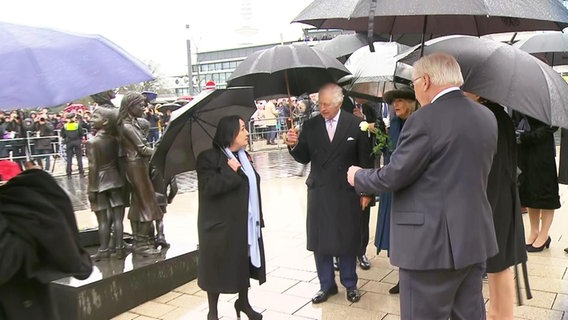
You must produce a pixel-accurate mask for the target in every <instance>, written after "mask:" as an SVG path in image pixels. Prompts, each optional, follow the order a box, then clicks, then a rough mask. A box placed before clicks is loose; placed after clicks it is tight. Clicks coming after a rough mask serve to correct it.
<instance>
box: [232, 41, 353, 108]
mask: <svg viewBox="0 0 568 320" xmlns="http://www.w3.org/2000/svg"><path fill="white" fill-rule="evenodd" d="M348 74H350V73H349V70H347V69H346V68H345V67H344V66H343V64H341V63H340V62H339V61H338V60H337V59H336V58H334V57H332V56H329V55H328V54H326V53H323V52H322V51H320V50H318V49H314V48H312V47H309V46H308V45H306V44H290V45H277V46H274V47H273V48H270V49H266V50H262V51H257V52H255V53H253V54H251V55H249V56H248V57H247V58H246V59H245V60H244V61H242V62H241V63H240V64H239V65H238V66H237V68H236V69H235V71H233V73H232V74H231V77H230V78H229V81H228V86H229V87H238V86H253V87H254V96H255V98H263V97H274V96H286V95H287V96H299V95H301V94H304V93H306V92H308V93H311V92H316V91H318V90H319V88H320V87H321V86H322V85H324V84H326V83H329V82H337V80H339V79H341V78H342V77H344V76H346V75H348Z"/></svg>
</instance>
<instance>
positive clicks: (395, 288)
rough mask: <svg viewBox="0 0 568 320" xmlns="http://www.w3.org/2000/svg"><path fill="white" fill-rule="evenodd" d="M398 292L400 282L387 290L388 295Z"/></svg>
mask: <svg viewBox="0 0 568 320" xmlns="http://www.w3.org/2000/svg"><path fill="white" fill-rule="evenodd" d="M399 292H400V282H397V283H396V286H394V287H392V288H390V289H389V293H390V294H398V293H399Z"/></svg>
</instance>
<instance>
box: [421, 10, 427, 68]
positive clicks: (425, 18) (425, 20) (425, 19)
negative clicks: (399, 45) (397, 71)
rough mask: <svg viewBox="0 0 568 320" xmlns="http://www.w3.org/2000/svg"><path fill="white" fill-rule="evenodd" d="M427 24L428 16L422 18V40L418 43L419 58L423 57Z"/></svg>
mask: <svg viewBox="0 0 568 320" xmlns="http://www.w3.org/2000/svg"><path fill="white" fill-rule="evenodd" d="M427 24H428V16H424V25H423V26H422V40H421V43H420V57H421V58H422V57H423V56H424V42H425V40H426V39H425V38H426V25H427Z"/></svg>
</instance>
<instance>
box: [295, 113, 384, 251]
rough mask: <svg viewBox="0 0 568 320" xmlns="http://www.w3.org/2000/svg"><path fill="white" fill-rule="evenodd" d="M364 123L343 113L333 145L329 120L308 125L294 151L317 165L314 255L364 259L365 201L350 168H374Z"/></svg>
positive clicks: (312, 178) (310, 218) (311, 228)
mask: <svg viewBox="0 0 568 320" xmlns="http://www.w3.org/2000/svg"><path fill="white" fill-rule="evenodd" d="M359 123H361V119H359V118H357V117H356V116H354V115H352V114H349V113H347V112H344V111H342V112H341V113H340V116H339V120H338V122H337V127H336V130H335V135H334V137H333V141H332V142H330V141H329V138H328V134H327V129H326V127H325V120H324V118H323V117H322V116H321V115H319V116H316V117H315V118H312V119H309V120H307V121H306V122H305V123H304V125H303V127H302V132H301V133H300V137H299V141H298V144H297V145H296V146H295V147H294V148H293V149H291V150H290V154H291V155H292V157H293V158H294V159H295V160H296V161H298V162H300V163H304V164H305V163H308V162H311V171H310V175H309V176H308V178H307V179H306V185H307V187H308V212H307V230H308V245H307V247H308V250H310V251H314V252H316V253H318V254H323V255H335V256H338V255H358V254H360V247H361V215H362V214H363V211H361V205H360V196H359V194H357V193H356V192H355V188H353V187H352V186H350V185H349V183H348V182H347V170H348V169H349V167H350V166H360V167H363V168H373V160H372V158H371V156H370V155H371V143H370V141H369V138H368V136H367V133H366V132H363V131H361V129H359Z"/></svg>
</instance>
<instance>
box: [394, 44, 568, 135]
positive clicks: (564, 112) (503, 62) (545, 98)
mask: <svg viewBox="0 0 568 320" xmlns="http://www.w3.org/2000/svg"><path fill="white" fill-rule="evenodd" d="M434 52H445V53H448V54H451V55H453V56H454V57H455V58H456V60H457V61H458V63H459V65H460V67H461V71H462V74H463V77H464V84H463V87H462V89H463V90H464V91H469V92H473V93H475V94H477V95H479V96H481V97H484V98H486V99H489V100H492V101H494V102H497V103H499V104H501V105H504V106H506V107H510V108H513V109H515V110H517V111H520V112H522V113H524V114H527V115H529V116H531V117H533V118H536V119H539V120H541V121H544V122H546V123H548V124H550V125H553V126H561V127H564V128H568V84H567V83H566V81H564V79H562V77H561V76H560V75H559V74H558V73H557V72H556V71H554V70H553V69H552V68H551V67H550V66H548V65H546V64H545V63H543V62H542V61H540V60H538V59H537V58H535V57H533V56H531V55H530V54H528V53H526V52H524V51H521V50H519V49H518V48H515V47H513V46H510V45H507V44H504V43H501V42H497V41H493V40H489V39H481V38H476V37H465V36H464V37H451V38H448V39H444V40H439V41H435V42H434V43H432V44H428V43H427V44H426V46H425V47H424V54H430V53H434ZM419 57H420V53H419V50H418V49H415V50H414V51H412V52H410V53H409V54H408V55H407V56H406V57H404V58H402V59H401V60H400V62H403V63H407V64H412V63H414V62H415V61H416V60H418V59H419Z"/></svg>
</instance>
